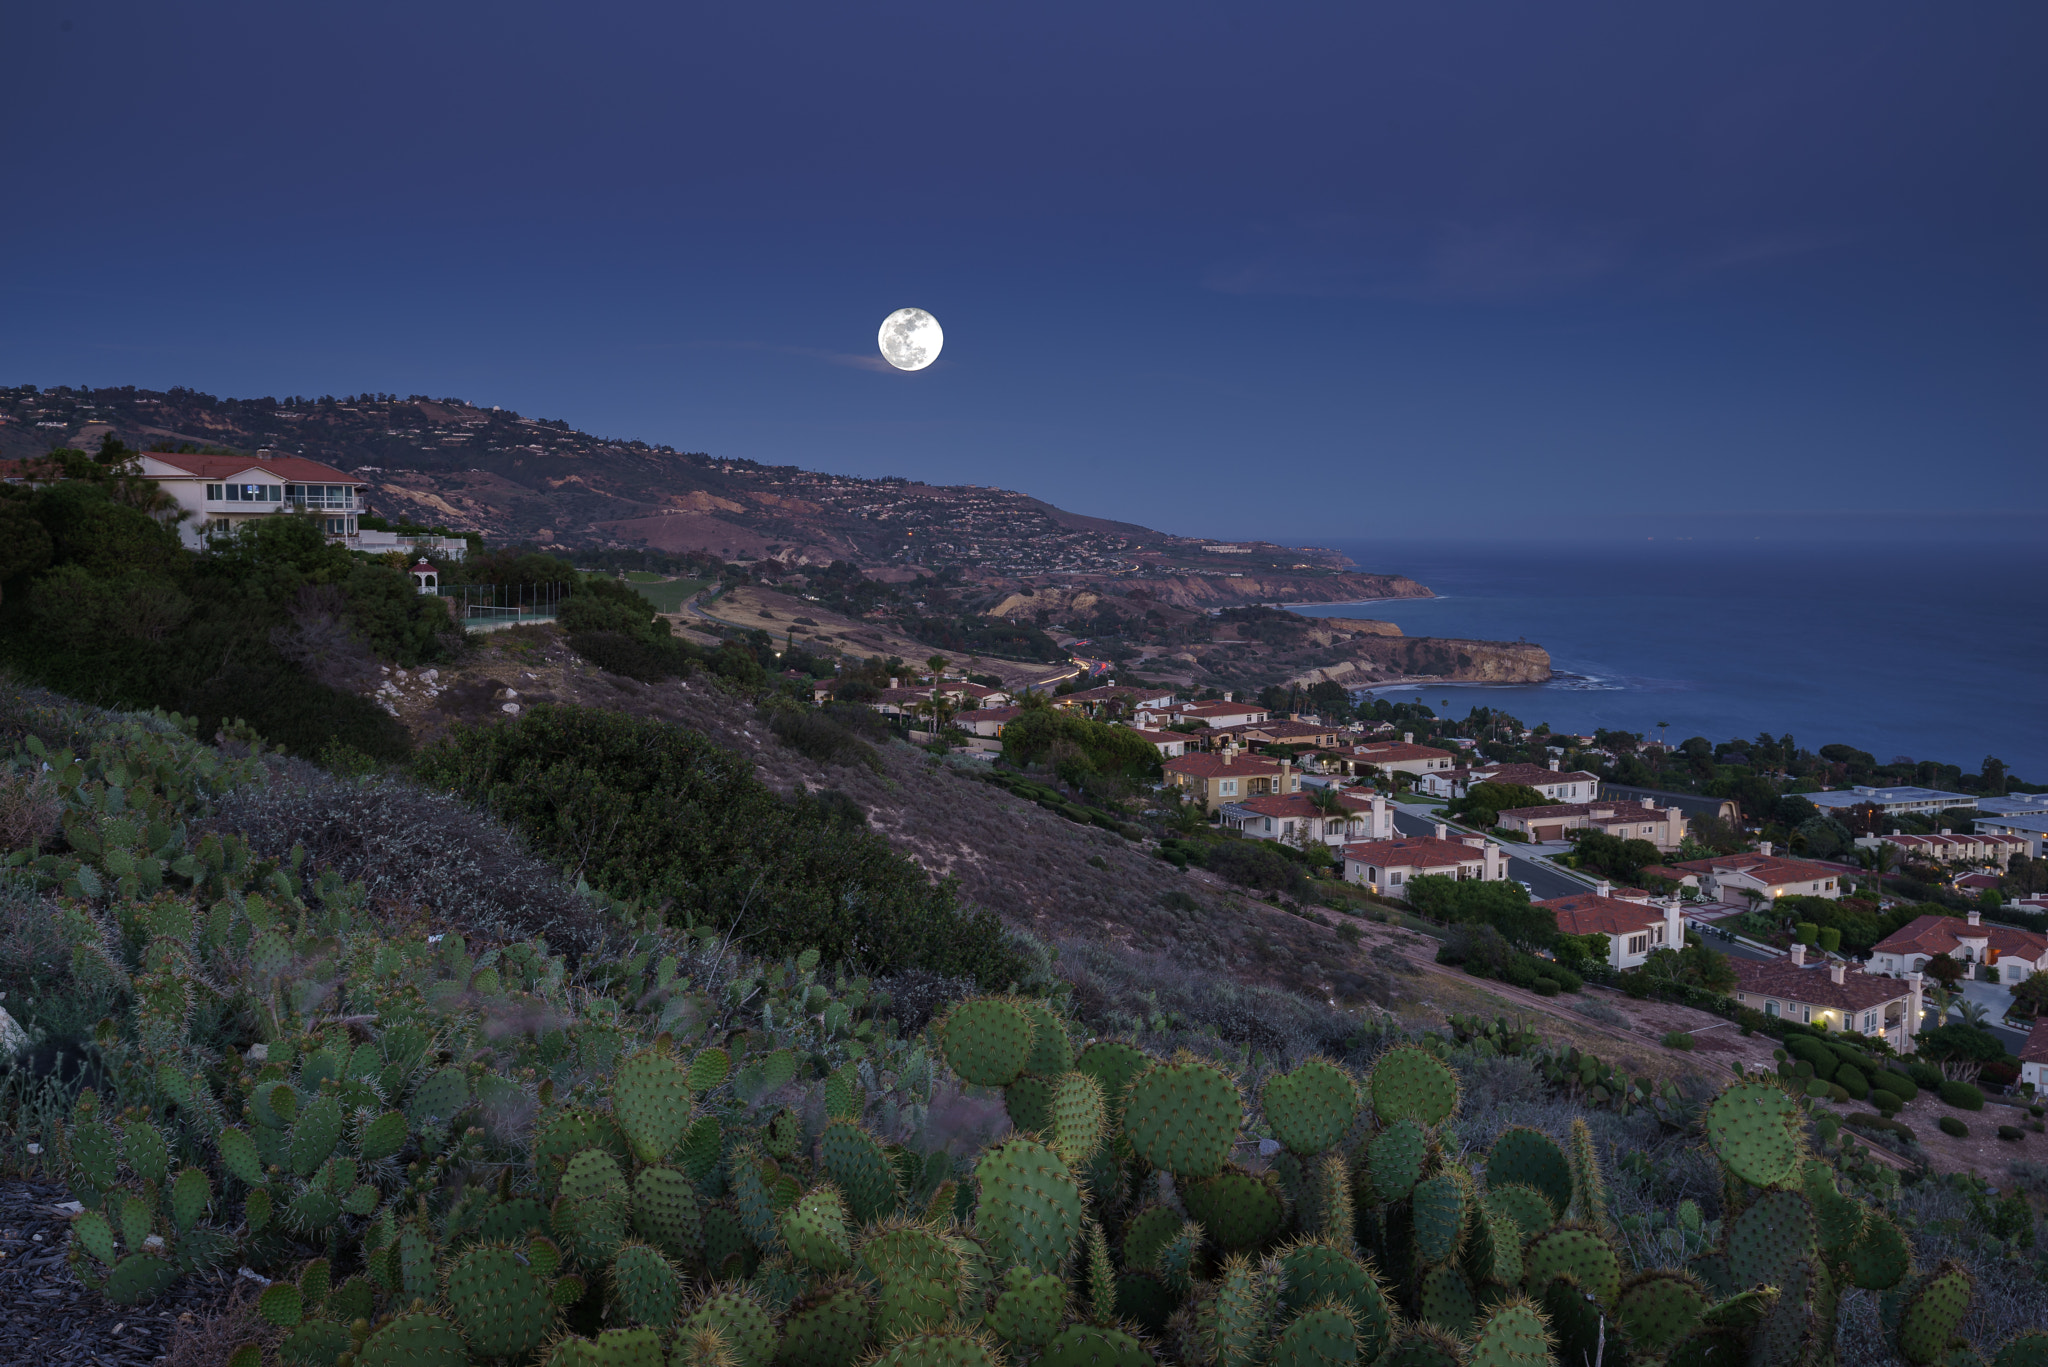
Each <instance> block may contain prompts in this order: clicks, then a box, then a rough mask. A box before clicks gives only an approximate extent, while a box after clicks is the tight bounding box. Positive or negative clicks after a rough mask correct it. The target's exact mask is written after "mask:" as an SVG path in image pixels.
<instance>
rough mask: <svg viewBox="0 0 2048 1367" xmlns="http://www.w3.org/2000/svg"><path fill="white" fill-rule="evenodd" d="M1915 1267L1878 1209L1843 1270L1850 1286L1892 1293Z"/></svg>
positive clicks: (1900, 1237) (1895, 1229)
mask: <svg viewBox="0 0 2048 1367" xmlns="http://www.w3.org/2000/svg"><path fill="white" fill-rule="evenodd" d="M1912 1265H1913V1254H1912V1250H1911V1249H1909V1248H1908V1247H1907V1245H1906V1236H1905V1235H1904V1234H1903V1233H1901V1232H1900V1231H1899V1227H1898V1226H1897V1225H1896V1224H1894V1223H1893V1222H1892V1219H1891V1217H1890V1216H1888V1215H1886V1214H1885V1213H1884V1212H1883V1211H1877V1210H1873V1211H1871V1212H1869V1214H1868V1216H1867V1218H1866V1219H1865V1220H1864V1222H1863V1229H1862V1232H1861V1233H1859V1234H1858V1235H1857V1236H1856V1242H1855V1243H1853V1244H1850V1245H1849V1248H1848V1250H1847V1252H1845V1253H1844V1254H1843V1255H1842V1267H1843V1269H1844V1271H1846V1272H1847V1273H1848V1276H1849V1282H1850V1284H1851V1285H1853V1286H1860V1287H1862V1288H1863V1289H1864V1290H1866V1291H1889V1290H1891V1289H1892V1288H1893V1287H1895V1286H1897V1285H1898V1284H1899V1283H1900V1282H1902V1281H1904V1280H1905V1277H1906V1273H1907V1272H1909V1271H1910V1270H1911V1269H1912ZM2044 1367H2048V1364H2044Z"/></svg>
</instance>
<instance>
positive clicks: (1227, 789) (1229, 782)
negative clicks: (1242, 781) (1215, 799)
mask: <svg viewBox="0 0 2048 1367" xmlns="http://www.w3.org/2000/svg"><path fill="white" fill-rule="evenodd" d="M1216 791H1217V792H1219V793H1221V794H1223V796H1225V797H1236V796H1237V780H1236V779H1234V778H1226V779H1222V780H1220V781H1219V782H1218V783H1217V784H1216Z"/></svg>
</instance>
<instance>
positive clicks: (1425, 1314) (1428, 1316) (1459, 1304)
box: [1415, 1267, 1479, 1336]
mask: <svg viewBox="0 0 2048 1367" xmlns="http://www.w3.org/2000/svg"><path fill="white" fill-rule="evenodd" d="M1415 1310H1416V1313H1417V1314H1419V1315H1420V1316H1421V1317H1422V1318H1423V1319H1425V1320H1427V1321H1428V1322H1429V1323H1431V1324H1434V1325H1436V1326H1437V1327H1438V1328H1440V1329H1446V1330H1449V1331H1450V1332H1451V1333H1453V1334H1458V1335H1461V1336H1462V1335H1466V1334H1469V1333H1470V1332H1471V1330H1472V1321H1473V1319H1474V1317H1475V1316H1477V1315H1478V1313H1479V1303H1478V1301H1477V1300H1476V1299H1475V1298H1474V1297H1473V1295H1472V1284H1471V1283H1470V1282H1467V1281H1466V1280H1465V1274H1464V1273H1462V1272H1460V1271H1459V1270H1458V1269H1457V1268H1455V1267H1433V1268H1431V1269H1430V1270H1429V1271H1427V1272H1425V1273H1423V1274H1422V1283H1421V1285H1420V1287H1419V1288H1418V1289H1417V1291H1416V1295H1415Z"/></svg>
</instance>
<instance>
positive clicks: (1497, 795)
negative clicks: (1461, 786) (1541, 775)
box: [1444, 783, 1550, 827]
mask: <svg viewBox="0 0 2048 1367" xmlns="http://www.w3.org/2000/svg"><path fill="white" fill-rule="evenodd" d="M1549 803H1550V799H1549V798H1547V797H1545V796H1543V794H1542V793H1540V792H1538V791H1536V789H1534V788H1531V787H1529V786H1528V785H1526V784H1522V783H1475V784H1473V785H1472V786H1471V787H1470V788H1469V789H1467V790H1466V792H1465V796H1463V797H1461V798H1459V799H1458V800H1457V801H1456V802H1453V803H1451V804H1450V805H1449V806H1447V807H1445V808H1444V815H1445V816H1449V817H1455V818H1458V819H1460V820H1468V821H1470V822H1471V823H1472V824H1473V825H1474V826H1480V827H1492V826H1498V825H1499V824H1500V814H1501V813H1502V812H1504V811H1509V810H1512V809H1513V808H1516V807H1543V806H1548V805H1549Z"/></svg>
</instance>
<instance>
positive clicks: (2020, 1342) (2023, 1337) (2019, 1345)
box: [1991, 1329, 2048, 1367]
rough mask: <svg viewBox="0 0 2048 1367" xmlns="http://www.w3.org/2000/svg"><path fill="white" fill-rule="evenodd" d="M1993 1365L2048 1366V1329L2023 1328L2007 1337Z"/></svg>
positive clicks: (2011, 1366)
mask: <svg viewBox="0 0 2048 1367" xmlns="http://www.w3.org/2000/svg"><path fill="white" fill-rule="evenodd" d="M1991 1367H2048V1329H2023V1330H2021V1331H2020V1332H2019V1333H2017V1334H2014V1335H2013V1336H2012V1337H2011V1338H2009V1339H2007V1340H2006V1342H2005V1346H2004V1347H2003V1348H2000V1349H1999V1350H1998V1353H1997V1355H1996V1356H1994V1357H1993V1358H1992V1359H1991Z"/></svg>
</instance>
